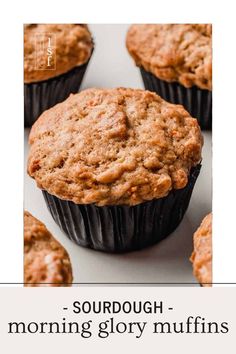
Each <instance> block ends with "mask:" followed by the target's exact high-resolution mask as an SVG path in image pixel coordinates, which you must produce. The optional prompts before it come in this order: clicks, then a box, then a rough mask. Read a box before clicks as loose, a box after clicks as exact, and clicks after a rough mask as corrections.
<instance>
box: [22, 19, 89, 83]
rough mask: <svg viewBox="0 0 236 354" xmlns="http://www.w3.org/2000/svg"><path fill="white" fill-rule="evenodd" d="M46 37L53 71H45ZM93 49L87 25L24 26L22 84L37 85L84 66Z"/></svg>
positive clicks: (46, 57) (46, 58)
mask: <svg viewBox="0 0 236 354" xmlns="http://www.w3.org/2000/svg"><path fill="white" fill-rule="evenodd" d="M48 37H50V38H51V50H52V52H51V53H53V55H51V60H50V68H52V69H47V60H48V56H47V47H48ZM92 49H93V42H92V37H91V33H90V32H89V29H88V26H87V25H82V24H27V25H25V26H24V82H25V83H32V82H39V81H43V80H48V79H51V78H54V77H56V76H58V75H61V74H64V73H67V72H68V71H70V70H71V69H73V68H75V67H77V66H80V65H83V64H85V63H86V62H87V61H88V59H89V57H90V56H91V53H92ZM41 68H43V69H41Z"/></svg>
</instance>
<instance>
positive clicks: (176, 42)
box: [126, 24, 212, 129]
mask: <svg viewBox="0 0 236 354" xmlns="http://www.w3.org/2000/svg"><path fill="white" fill-rule="evenodd" d="M126 45H127V49H128V51H129V53H130V54H131V56H132V57H133V59H134V61H135V63H136V65H137V66H138V67H140V70H141V74H142V78H143V81H144V86H145V88H146V89H147V90H150V91H154V92H156V93H157V94H158V95H160V96H161V97H162V98H164V99H165V100H166V101H169V102H172V103H175V104H182V105H183V106H184V107H185V109H186V110H187V111H188V112H189V113H190V114H191V115H192V116H193V117H196V118H197V119H198V121H199V124H200V126H201V128H202V129H211V127H212V26H211V25H210V24H139V25H132V26H131V27H130V28H129V30H128V33H127V39H126Z"/></svg>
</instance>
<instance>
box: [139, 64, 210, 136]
mask: <svg viewBox="0 0 236 354" xmlns="http://www.w3.org/2000/svg"><path fill="white" fill-rule="evenodd" d="M140 71H141V75H142V78H143V82H144V86H145V89H146V90H149V91H153V92H156V93H157V94H158V95H159V96H161V97H162V98H163V99H164V100H166V101H168V102H171V103H175V104H182V105H183V106H184V107H185V109H186V110H187V111H188V112H189V113H190V114H191V116H192V117H194V118H197V120H198V123H199V125H200V127H201V129H202V130H211V129H212V92H211V91H208V90H201V89H199V88H198V87H196V86H193V87H191V88H186V87H184V86H182V85H180V84H179V83H177V82H171V83H170V82H167V81H163V80H160V79H158V78H157V77H156V76H154V75H153V74H152V73H150V72H147V71H146V70H145V69H143V68H140Z"/></svg>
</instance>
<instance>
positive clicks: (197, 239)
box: [191, 214, 212, 286]
mask: <svg viewBox="0 0 236 354" xmlns="http://www.w3.org/2000/svg"><path fill="white" fill-rule="evenodd" d="M193 243H194V251H193V253H192V256H191V261H192V263H193V273H194V275H195V277H196V278H197V279H198V281H199V283H201V284H202V285H203V286H211V283H212V214H208V215H207V216H206V217H205V218H204V219H203V221H202V223H201V225H200V226H199V228H198V229H197V231H196V232H195V234H194V237H193Z"/></svg>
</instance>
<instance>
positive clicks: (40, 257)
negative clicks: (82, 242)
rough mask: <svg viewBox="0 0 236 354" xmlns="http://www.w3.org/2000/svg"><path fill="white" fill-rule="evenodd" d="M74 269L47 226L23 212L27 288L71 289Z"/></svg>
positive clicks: (25, 282) (25, 280) (25, 281)
mask: <svg viewBox="0 0 236 354" xmlns="http://www.w3.org/2000/svg"><path fill="white" fill-rule="evenodd" d="M72 279H73V277H72V268H71V263H70V258H69V256H68V253H67V252H66V250H65V249H64V248H63V247H62V246H61V245H60V243H59V242H57V241H56V240H55V239H54V237H53V236H52V235H51V233H50V232H49V231H48V230H47V228H46V227H45V225H44V224H43V223H42V222H41V221H39V220H37V219H36V218H35V217H33V216H32V215H31V214H30V213H29V212H27V211H25V212H24V284H25V286H35V287H37V286H53V287H55V286H70V285H71V283H72Z"/></svg>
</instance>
